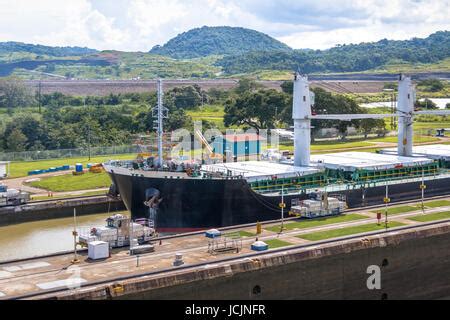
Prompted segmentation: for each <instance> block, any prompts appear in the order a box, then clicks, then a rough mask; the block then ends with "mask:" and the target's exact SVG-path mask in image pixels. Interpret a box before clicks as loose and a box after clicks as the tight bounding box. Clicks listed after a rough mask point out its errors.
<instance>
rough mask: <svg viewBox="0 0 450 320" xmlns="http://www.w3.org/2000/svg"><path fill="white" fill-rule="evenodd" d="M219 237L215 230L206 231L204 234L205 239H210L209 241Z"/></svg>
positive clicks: (218, 232) (217, 231)
mask: <svg viewBox="0 0 450 320" xmlns="http://www.w3.org/2000/svg"><path fill="white" fill-rule="evenodd" d="M220 235H221V232H220V231H219V230H217V229H211V230H208V231H206V232H205V237H207V238H211V239H214V238H217V237H220Z"/></svg>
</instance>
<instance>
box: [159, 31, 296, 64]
mask: <svg viewBox="0 0 450 320" xmlns="http://www.w3.org/2000/svg"><path fill="white" fill-rule="evenodd" d="M252 51H277V52H278V51H281V52H291V51H292V49H291V48H290V47H289V46H287V45H286V44H284V43H282V42H280V41H278V40H276V39H274V38H272V37H270V36H268V35H266V34H264V33H261V32H258V31H255V30H250V29H245V28H235V27H206V26H204V27H202V28H196V29H192V30H189V31H187V32H184V33H182V34H179V35H178V36H176V37H175V38H173V39H171V40H170V41H169V42H167V43H166V44H165V45H164V46H155V47H153V49H152V50H151V51H150V53H154V54H160V55H164V56H169V57H171V58H176V59H190V58H198V57H205V56H209V55H240V54H244V53H248V52H252Z"/></svg>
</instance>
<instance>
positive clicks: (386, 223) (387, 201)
mask: <svg viewBox="0 0 450 320" xmlns="http://www.w3.org/2000/svg"><path fill="white" fill-rule="evenodd" d="M383 200H384V204H385V208H384V227H385V229H386V230H387V229H388V203H389V202H391V199H390V198H389V186H388V184H387V182H386V196H385V197H384V199H383Z"/></svg>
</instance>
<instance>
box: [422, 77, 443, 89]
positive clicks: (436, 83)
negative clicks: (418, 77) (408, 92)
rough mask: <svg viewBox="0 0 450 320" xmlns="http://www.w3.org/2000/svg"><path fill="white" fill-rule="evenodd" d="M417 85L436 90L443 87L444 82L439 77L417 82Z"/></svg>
mask: <svg viewBox="0 0 450 320" xmlns="http://www.w3.org/2000/svg"><path fill="white" fill-rule="evenodd" d="M418 86H421V87H425V90H426V91H431V92H438V91H441V90H442V89H444V84H443V83H442V81H440V80H439V79H426V80H422V81H420V82H419V83H418Z"/></svg>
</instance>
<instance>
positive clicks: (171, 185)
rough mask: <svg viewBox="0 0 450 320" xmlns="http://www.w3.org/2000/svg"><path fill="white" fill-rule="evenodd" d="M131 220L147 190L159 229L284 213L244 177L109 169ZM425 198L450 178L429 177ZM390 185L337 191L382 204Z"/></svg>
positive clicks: (445, 188)
mask: <svg viewBox="0 0 450 320" xmlns="http://www.w3.org/2000/svg"><path fill="white" fill-rule="evenodd" d="M109 174H110V176H111V179H112V181H113V183H114V184H115V185H116V187H117V189H118V190H117V191H118V192H119V193H120V195H121V198H122V200H123V201H124V203H125V206H126V207H127V209H128V211H129V212H130V213H131V215H132V217H133V218H143V217H148V216H149V212H150V209H149V207H148V206H147V205H146V204H145V202H146V201H148V200H149V190H150V191H157V193H158V200H157V201H158V202H159V204H158V208H157V210H156V211H155V212H156V216H155V217H154V218H155V226H156V228H157V230H158V231H159V232H189V231H195V230H204V229H208V228H218V227H225V226H232V225H240V224H246V223H255V222H257V221H267V220H274V219H279V218H280V217H281V209H280V207H279V203H280V202H281V194H273V195H261V194H258V193H256V192H254V191H253V190H252V189H251V188H250V187H249V185H248V184H247V181H246V180H244V179H230V180H227V179H194V178H187V179H181V178H179V179H177V178H167V177H148V176H143V175H139V174H132V175H130V174H124V173H115V172H109ZM419 185H420V182H417V181H416V182H408V183H402V184H392V185H389V197H390V199H391V202H396V201H401V200H413V199H420V197H421V190H420V188H419ZM426 185H427V189H426V191H425V196H426V197H432V196H438V195H446V194H449V193H450V178H444V179H435V180H428V181H426ZM385 192H386V188H385V187H384V186H377V187H370V188H365V189H354V190H346V191H339V192H333V194H344V195H345V197H346V201H347V204H348V206H349V207H350V208H355V207H361V206H368V205H377V204H382V203H383V198H384V197H385ZM307 197H308V195H307V194H300V195H299V194H296V195H287V196H285V197H284V201H285V203H286V206H287V207H286V209H285V211H284V212H285V216H287V215H288V211H289V209H290V204H291V200H292V199H305V198H307Z"/></svg>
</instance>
